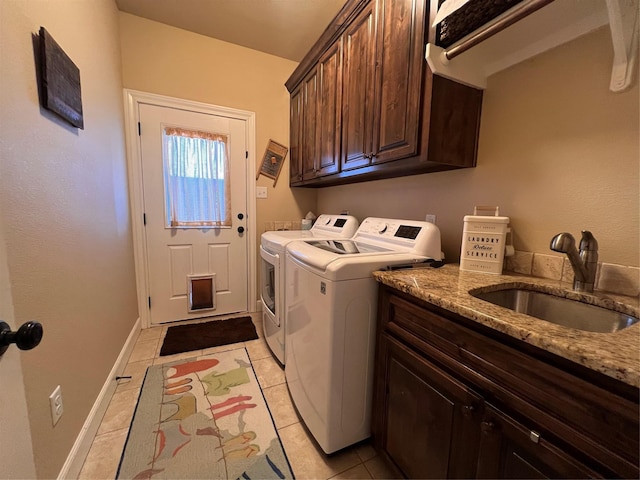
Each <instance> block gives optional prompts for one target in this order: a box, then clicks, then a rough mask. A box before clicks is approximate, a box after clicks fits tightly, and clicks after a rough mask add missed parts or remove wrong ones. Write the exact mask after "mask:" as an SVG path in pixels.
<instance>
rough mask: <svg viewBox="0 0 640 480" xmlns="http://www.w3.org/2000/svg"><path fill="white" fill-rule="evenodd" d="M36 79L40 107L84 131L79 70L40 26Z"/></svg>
mask: <svg viewBox="0 0 640 480" xmlns="http://www.w3.org/2000/svg"><path fill="white" fill-rule="evenodd" d="M39 80H40V100H41V103H42V106H43V107H44V108H46V109H47V110H51V111H52V112H54V113H55V114H57V115H58V116H60V117H61V118H63V119H64V120H66V121H67V122H69V123H70V124H71V125H73V126H74V127H77V128H82V129H84V119H83V116H82V93H81V91H80V70H79V69H78V67H77V66H76V65H75V63H73V62H72V61H71V59H70V58H69V57H68V56H67V54H66V53H65V52H64V50H62V48H61V47H60V45H58V43H57V42H56V41H55V40H54V39H53V37H52V36H51V35H50V34H49V32H47V30H46V29H45V28H44V27H40V78H39Z"/></svg>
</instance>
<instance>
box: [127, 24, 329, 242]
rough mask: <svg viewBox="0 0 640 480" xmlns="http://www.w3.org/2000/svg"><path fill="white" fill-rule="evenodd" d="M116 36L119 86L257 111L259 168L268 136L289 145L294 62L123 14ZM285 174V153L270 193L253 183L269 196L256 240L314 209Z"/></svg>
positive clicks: (308, 194)
mask: <svg viewBox="0 0 640 480" xmlns="http://www.w3.org/2000/svg"><path fill="white" fill-rule="evenodd" d="M120 38H121V49H122V70H123V75H122V78H123V83H124V87H125V88H130V89H134V90H141V91H144V92H150V93H156V94H160V95H167V96H170V97H177V98H184V99H188V100H194V101H199V102H204V103H209V104H213V105H221V106H225V107H231V108H238V109H241V110H248V111H252V112H255V113H256V152H255V155H256V162H257V164H258V165H259V162H260V160H261V159H262V156H263V154H264V151H265V148H266V146H267V142H268V141H269V139H273V140H275V141H276V142H279V143H282V144H284V145H289V93H288V92H287V89H286V88H285V86H284V82H285V81H286V80H287V78H289V75H291V73H292V72H293V70H294V69H295V67H296V66H297V63H295V62H292V61H290V60H286V59H283V58H279V57H275V56H273V55H267V54H265V53H261V52H258V51H255V50H251V49H248V48H244V47H240V46H237V45H233V44H230V43H227V42H222V41H220V40H216V39H213V38H209V37H205V36H202V35H198V34H195V33H191V32H187V31H185V30H181V29H178V28H174V27H169V26H167V25H164V24H161V23H157V22H153V21H150V20H146V19H143V18H141V17H136V16H134V15H130V14H127V13H120ZM288 171H289V156H288V155H287V159H286V161H285V163H284V165H283V167H282V172H281V174H280V177H279V178H278V182H277V183H276V186H275V188H274V187H273V180H271V179H269V178H267V177H265V176H262V175H261V176H260V178H259V179H258V181H257V185H259V186H265V187H267V194H268V198H267V199H266V200H265V199H258V200H256V213H257V218H256V226H257V230H258V232H257V233H258V235H257V242H259V240H260V233H262V231H263V226H264V224H265V222H268V221H273V220H300V219H301V218H302V217H303V216H304V215H305V214H306V213H307V212H308V211H309V210H311V209H314V208H315V204H316V192H315V191H314V190H306V189H304V190H301V189H297V190H292V189H290V188H289V177H288ZM249 181H252V182H253V181H255V176H252V177H250V178H249ZM250 200H251V199H250ZM257 247H258V243H257V244H256V245H255V248H257Z"/></svg>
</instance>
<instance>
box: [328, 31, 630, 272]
mask: <svg viewBox="0 0 640 480" xmlns="http://www.w3.org/2000/svg"><path fill="white" fill-rule="evenodd" d="M612 57H613V55H612V46H611V36H610V33H609V30H608V27H605V28H602V29H600V30H598V31H596V32H593V33H591V34H589V35H587V36H584V37H581V38H579V39H577V40H575V41H573V42H571V43H569V44H566V45H563V46H561V47H558V48H557V49H554V50H552V51H550V52H547V53H545V54H542V55H540V56H538V57H535V58H533V59H530V60H529V61H526V62H523V63H521V64H519V65H516V66H514V67H512V68H510V69H508V70H505V71H503V72H501V73H498V74H496V75H494V76H493V77H491V78H490V79H489V83H488V88H487V90H486V91H485V94H484V103H483V113H482V123H481V130H480V143H479V152H478V164H477V167H476V168H474V169H466V170H457V171H451V172H441V173H434V174H427V175H419V176H413V177H404V178H397V179H390V180H381V181H376V182H367V183H362V184H356V185H347V186H340V187H332V188H324V189H322V190H320V191H319V193H318V210H320V211H324V210H339V209H348V210H349V211H350V212H351V213H352V214H353V215H356V216H357V217H359V218H360V219H362V218H363V217H367V216H384V217H399V218H408V219H424V216H425V214H427V213H435V214H436V215H437V224H438V226H439V227H440V229H441V232H442V239H443V248H444V250H445V253H446V257H447V259H448V260H450V261H458V260H459V256H460V244H461V236H462V227H463V217H464V215H468V214H472V213H473V207H474V205H499V206H500V212H501V214H503V215H507V216H509V217H511V222H512V225H513V228H514V232H515V247H516V249H517V250H525V251H533V252H543V253H551V254H552V253H553V252H551V251H550V250H549V241H550V239H551V237H552V236H553V235H555V234H556V233H558V232H562V231H568V232H571V233H573V234H574V235H576V236H579V235H580V231H581V230H583V229H587V230H591V231H592V232H593V234H594V235H595V237H596V238H597V240H598V243H599V248H600V260H601V261H603V262H608V263H617V264H622V265H631V266H638V265H639V255H640V240H639V234H640V225H639V221H638V217H639V203H640V191H639V183H638V182H639V181H638V177H639V170H640V154H639V124H638V123H639V122H638V120H639V112H638V110H639V100H638V75H637V72H636V74H635V76H634V81H633V86H632V88H631V89H629V90H627V91H626V92H624V93H612V92H610V91H609V78H610V75H611V65H612ZM636 65H638V62H636Z"/></svg>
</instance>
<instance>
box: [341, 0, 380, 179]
mask: <svg viewBox="0 0 640 480" xmlns="http://www.w3.org/2000/svg"><path fill="white" fill-rule="evenodd" d="M375 3H376V2H371V3H370V4H369V5H367V7H366V8H365V9H364V10H363V11H362V13H361V14H360V15H359V16H358V18H357V19H356V20H355V21H354V22H353V24H351V25H350V26H349V27H348V28H347V30H346V31H345V33H344V35H343V37H342V41H343V51H344V54H343V56H344V69H343V78H342V85H343V89H342V100H343V101H342V165H341V168H342V170H343V171H345V170H349V169H352V168H358V167H363V166H366V165H369V163H370V160H371V153H372V148H373V143H372V142H373V101H374V100H373V95H374V81H375V29H376V19H375Z"/></svg>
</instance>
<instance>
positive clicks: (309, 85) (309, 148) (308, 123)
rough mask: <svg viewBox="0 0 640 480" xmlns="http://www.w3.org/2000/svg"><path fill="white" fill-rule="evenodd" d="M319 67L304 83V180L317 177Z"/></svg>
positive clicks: (302, 162)
mask: <svg viewBox="0 0 640 480" xmlns="http://www.w3.org/2000/svg"><path fill="white" fill-rule="evenodd" d="M318 77H319V75H318V67H316V68H314V69H313V70H312V71H311V73H309V75H307V77H306V78H305V79H304V80H303V82H302V94H303V102H302V136H301V138H302V159H301V160H302V161H301V165H302V178H303V180H307V179H310V178H314V177H315V176H316V173H315V171H316V168H315V159H316V158H317V157H318V155H319V153H318V145H319V144H318V105H319V103H320V101H319V98H318V95H319V91H318Z"/></svg>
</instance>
